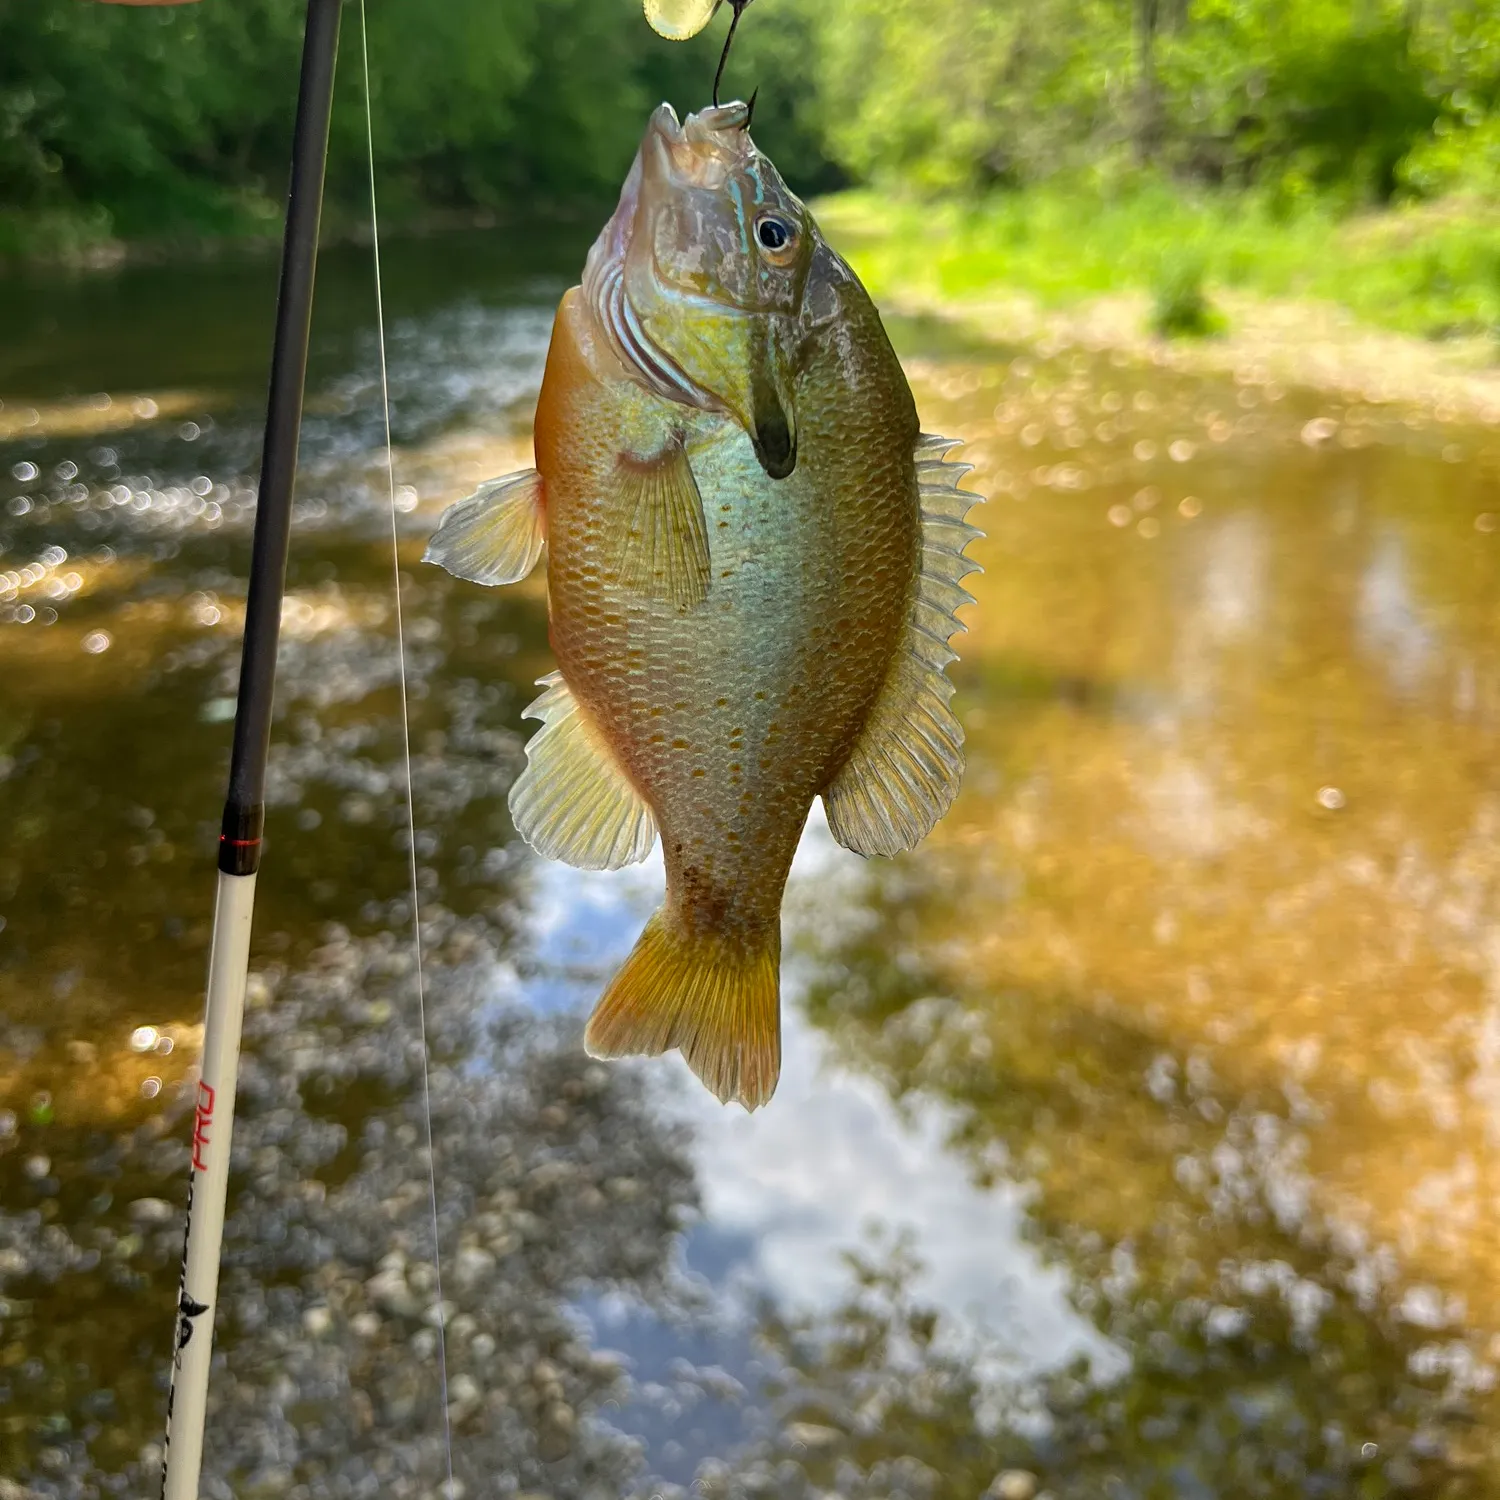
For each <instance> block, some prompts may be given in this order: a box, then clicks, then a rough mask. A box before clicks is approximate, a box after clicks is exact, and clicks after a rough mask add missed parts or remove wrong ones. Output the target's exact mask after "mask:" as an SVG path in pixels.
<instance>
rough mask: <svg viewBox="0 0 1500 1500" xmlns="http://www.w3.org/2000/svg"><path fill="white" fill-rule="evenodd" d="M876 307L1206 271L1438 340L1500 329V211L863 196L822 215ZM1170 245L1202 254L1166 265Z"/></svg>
mask: <svg viewBox="0 0 1500 1500" xmlns="http://www.w3.org/2000/svg"><path fill="white" fill-rule="evenodd" d="M819 213H820V216H821V218H822V221H823V225H824V227H825V229H826V230H828V232H829V233H830V234H831V235H832V237H833V239H834V240H835V242H836V243H837V244H838V246H839V247H840V249H841V250H843V251H844V252H845V254H847V255H848V257H849V259H850V261H851V263H852V264H853V266H854V268H855V270H856V271H858V272H859V274H860V276H861V277H862V278H863V279H864V281H865V284H866V285H867V286H868V287H869V288H870V289H871V291H872V293H873V294H874V295H875V296H876V297H885V298H890V297H892V296H895V295H901V296H903V297H905V298H907V299H910V298H911V297H912V296H913V295H916V296H917V297H927V298H931V299H935V300H947V299H953V298H966V297H972V296H975V295H984V294H986V293H989V292H991V291H993V290H995V289H1007V290H1012V289H1019V290H1024V291H1026V292H1028V293H1030V294H1031V295H1032V296H1034V297H1035V298H1036V299H1037V300H1038V301H1039V302H1041V303H1042V304H1043V305H1046V306H1054V307H1059V306H1066V305H1068V304H1070V303H1076V302H1078V301H1080V300H1083V299H1085V298H1089V297H1097V296H1104V295H1114V294H1118V293H1122V292H1131V291H1139V290H1142V289H1146V290H1151V289H1157V291H1158V293H1160V291H1161V289H1162V288H1163V287H1165V286H1166V285H1167V284H1168V282H1169V281H1171V280H1173V279H1174V278H1179V279H1180V278H1181V277H1182V274H1183V273H1182V272H1181V271H1180V270H1173V271H1172V274H1171V275H1170V276H1169V275H1168V274H1167V273H1168V271H1169V269H1171V261H1172V260H1173V259H1176V258H1177V257H1179V256H1180V257H1183V258H1185V260H1186V262H1187V263H1188V264H1189V265H1191V263H1192V261H1194V260H1196V261H1197V263H1198V265H1199V266H1200V267H1202V268H1203V269H1204V271H1205V273H1206V271H1207V269H1208V268H1212V272H1213V280H1214V281H1215V282H1216V283H1217V284H1218V285H1219V286H1221V287H1224V288H1225V289H1227V290H1232V291H1239V292H1250V293H1256V294H1259V295H1262V296H1268V297H1295V298H1315V299H1319V300H1323V301H1328V302H1334V303H1339V304H1342V305H1343V306H1345V307H1348V308H1350V309H1351V310H1352V311H1354V312H1355V313H1356V314H1358V315H1359V316H1360V317H1361V318H1362V319H1364V320H1366V321H1368V322H1370V323H1373V324H1377V325H1381V326H1384V327H1388V328H1393V329H1396V330H1397V331H1399V332H1402V333H1411V334H1418V335H1421V336H1424V337H1439V336H1445V335H1449V334H1455V333H1459V334H1491V333H1496V332H1500V210H1497V208H1496V207H1495V206H1494V205H1493V204H1491V203H1489V202H1484V201H1479V200H1463V199H1458V200H1446V201H1444V202H1442V203H1435V204H1419V203H1418V204H1406V205H1402V206H1400V207H1397V208H1394V209H1390V210H1386V211H1383V212H1381V213H1378V214H1377V213H1369V212H1366V213H1360V214H1353V215H1350V214H1347V213H1342V212H1339V211H1337V209H1336V208H1335V207H1334V206H1332V205H1330V204H1329V203H1328V202H1327V201H1326V200H1325V199H1324V198H1323V197H1322V196H1320V195H1316V194H1309V195H1308V196H1307V197H1306V198H1304V199H1302V200H1299V201H1297V202H1295V203H1291V204H1289V203H1288V201H1287V199H1286V198H1285V196H1284V195H1283V194H1282V193H1281V192H1280V190H1279V185H1278V187H1277V188H1264V189H1251V190H1245V191H1235V192H1224V191H1217V192H1206V191H1184V190H1183V188H1182V187H1181V186H1179V185H1177V184H1174V183H1172V182H1170V181H1167V180H1165V179H1164V178H1162V177H1161V176H1159V175H1151V174H1140V173H1136V174H1132V175H1131V176H1130V177H1128V178H1126V179H1122V180H1115V181H1111V182H1107V183H1101V182H1099V181H1098V180H1096V179H1093V178H1089V177H1084V176H1072V177H1067V178H1059V179H1057V180H1055V181H1053V182H1048V183H1041V184H1038V185H1037V186H1035V187H1032V188H1029V189H1027V190H1026V191H1025V192H1022V193H1015V192H1004V191H1000V192H994V193H991V194H989V195H988V196H987V197H985V198H983V199H980V200H978V201H973V202H967V203H963V204H957V203H952V202H944V203H936V204H935V203H931V202H926V201H922V200H917V199H913V198H911V197H909V196H906V197H904V196H899V195H896V194H892V193H884V192H875V191H871V190H868V189H867V190H863V191H859V192H853V193H846V194H842V195H840V196H839V197H838V198H835V199H832V200H829V201H828V202H825V203H822V204H820V205H819ZM1164 246H1183V247H1191V249H1190V252H1181V251H1179V252H1174V255H1173V256H1172V257H1168V259H1167V260H1166V261H1164V259H1163V247H1164Z"/></svg>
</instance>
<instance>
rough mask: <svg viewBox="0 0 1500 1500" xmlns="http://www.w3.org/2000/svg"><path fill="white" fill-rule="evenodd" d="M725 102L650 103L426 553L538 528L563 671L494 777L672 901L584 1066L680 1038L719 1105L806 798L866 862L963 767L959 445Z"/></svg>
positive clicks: (543, 828)
mask: <svg viewBox="0 0 1500 1500" xmlns="http://www.w3.org/2000/svg"><path fill="white" fill-rule="evenodd" d="M749 124H750V112H749V110H748V108H747V107H746V106H745V105H744V104H738V103H736V104H726V105H723V106H721V107H715V108H712V109H706V110H703V111H702V112H701V113H699V114H695V115H689V116H688V118H687V121H686V123H684V124H679V122H678V119H677V116H676V114H675V113H674V112H673V110H672V108H671V106H670V105H666V104H663V105H661V106H660V107H659V108H658V109H657V110H656V111H655V113H654V114H653V115H652V116H651V120H650V123H649V125H648V126H647V129H646V134H645V138H644V140H643V141H642V143H641V147H640V150H639V152H638V153H637V155H636V159H635V163H634V165H633V166H632V167H631V170H630V173H629V175H628V176H627V178H626V180H625V186H624V189H623V190H622V192H621V194H620V202H619V206H618V208H617V209H616V210H615V213H614V215H613V217H612V218H611V219H610V220H609V222H608V223H607V224H606V225H605V227H604V230H603V232H602V233H601V234H600V236H599V238H598V240H597V241H596V242H595V244H594V247H593V249H592V250H591V251H590V252H589V256H588V260H587V263H586V265H585V268H584V273H583V284H582V285H581V286H575V287H573V288H572V289H571V290H570V291H569V292H568V293H567V294H566V295H565V296H564V297H563V299H562V303H561V305H560V306H559V308H558V311H557V316H556V320H555V322H554V324H553V329H552V342H551V347H550V349H549V351H548V354H547V365H546V373H545V375H544V377H543V380H542V389H541V395H540V397H539V399H538V402H537V411H536V430H535V453H536V468H535V469H534V470H530V469H528V470H525V471H524V472H522V473H519V474H514V475H511V476H509V477H507V478H505V479H500V480H495V481H492V482H491V483H489V484H486V485H484V486H482V487H481V488H480V489H479V490H478V491H477V492H476V493H475V494H474V495H472V496H470V497H469V498H468V499H466V500H463V501H460V502H459V503H458V504H456V505H454V506H452V507H451V508H450V509H449V510H448V511H447V512H446V513H445V514H444V516H443V518H442V521H441V523H440V525H439V526H438V529H437V532H436V533H435V534H434V536H433V539H432V542H431V544H430V546H429V547H428V549H427V554H426V555H427V559H428V560H429V561H432V562H436V563H439V564H441V565H442V566H443V567H444V568H446V569H447V570H448V571H449V572H450V573H453V574H455V575H456V576H458V577H459V578H464V579H468V580H470V581H472V582H474V583H481V584H502V583H513V582H515V581H517V580H519V579H521V578H524V577H525V576H526V575H527V573H529V572H530V570H531V568H532V567H533V566H534V565H535V563H536V561H537V558H538V557H539V555H540V553H541V550H542V546H543V544H544V542H545V544H546V547H547V555H548V562H547V597H548V619H549V625H550V634H551V641H552V647H553V650H554V652H555V654H556V658H557V665H558V670H557V671H556V672H554V673H552V674H551V675H550V676H548V677H544V678H543V679H541V685H542V686H543V687H545V689H546V690H545V691H544V692H543V693H542V695H541V697H540V698H538V699H537V700H536V701H535V702H534V703H533V704H532V705H531V706H530V708H529V709H528V710H527V713H528V715H529V716H530V717H532V718H536V719H540V720H541V726H542V727H541V728H540V729H539V730H538V731H537V732H536V734H535V735H534V736H533V737H532V739H531V741H530V743H529V744H528V745H527V747H526V754H527V764H526V768H525V770H524V771H523V772H522V774H521V776H520V778H519V779H518V780H517V782H516V784H515V786H514V788H513V789H512V791H511V794H510V810H511V815H512V817H513V819H514V821H515V825H516V828H517V829H518V830H519V831H520V833H521V835H522V837H523V838H525V839H526V841H527V843H529V844H530V845H531V846H532V848H534V849H535V850H537V851H538V852H539V853H541V854H544V855H547V856H548V857H549V858H552V859H558V860H563V861H565V862H566V863H568V864H570V865H575V866H577V867H578V868H580V869H585V870H612V869H616V868H619V867H620V866H622V865H627V864H630V863H632V862H634V861H636V860H641V859H644V858H645V857H646V856H647V855H648V854H649V853H650V851H651V847H652V845H653V844H654V843H655V840H656V837H657V834H658V833H660V835H661V839H662V850H663V854H664V857H665V863H666V872H667V893H666V901H665V903H664V904H663V905H662V907H661V909H660V910H659V911H658V912H657V913H656V914H655V915H654V916H653V917H652V918H651V919H650V921H649V922H648V923H647V924H646V928H645V931H644V932H643V933H642V934H641V937H640V940H639V942H638V943H637V944H636V946H635V949H634V951H633V952H632V953H631V954H630V956H629V957H628V958H627V959H626V960H625V963H624V965H623V967H622V968H621V969H620V971H619V972H618V973H617V974H616V975H615V977H614V979H613V981H612V982H611V983H610V985H609V986H608V988H607V989H606V990H605V992H604V995H603V998H602V999H601V1000H600V1001H599V1003H598V1005H597V1007H596V1008H595V1010H594V1013H593V1016H592V1018H591V1019H590V1021H589V1023H588V1029H587V1032H586V1034H585V1045H586V1046H587V1048H588V1050H589V1051H590V1052H591V1053H592V1054H593V1055H594V1056H596V1057H611V1058H612V1057H623V1056H627V1055H631V1054H656V1053H661V1052H665V1051H667V1050H668V1049H670V1048H673V1047H677V1048H680V1049H681V1051H682V1055H683V1057H684V1058H685V1059H686V1061H687V1063H688V1065H689V1066H690V1067H691V1068H692V1069H693V1071H694V1072H695V1073H696V1074H697V1075H698V1077H699V1078H701V1079H702V1080H703V1082H704V1083H705V1084H707V1086H708V1087H709V1088H710V1089H711V1090H712V1091H713V1092H714V1093H715V1094H716V1095H717V1096H718V1097H719V1098H720V1099H721V1100H723V1101H724V1102H726V1103H728V1102H729V1101H731V1100H737V1101H739V1102H740V1103H741V1104H743V1105H744V1106H745V1107H746V1108H747V1109H755V1108H756V1107H757V1106H759V1105H761V1104H764V1103H765V1102H766V1101H767V1100H768V1099H769V1098H770V1097H771V1094H772V1092H773V1091H774V1089H775V1087H776V1080H777V1076H778V1074H779V1072H780V1068H781V1001H780V966H781V899H782V893H783V889H784V887H785V885H786V879H787V873H788V870H789V869H790V867H791V863H792V855H793V853H794V852H795V850H796V848H797V842H798V838H799V837H800V835H801V833H802V828H803V824H804V823H805V822H806V820H807V815H808V811H809V809H810V808H811V806H812V802H813V799H814V798H815V797H819V796H821V797H822V798H823V804H824V807H825V809H826V811H827V815H828V824H829V827H830V828H831V830H832V831H833V835H834V837H835V838H836V839H838V841H839V842H840V843H841V844H843V845H844V846H845V847H846V848H849V849H852V850H854V851H856V852H857V853H860V854H865V855H874V854H882V855H893V854H897V853H900V852H901V851H902V850H906V849H910V848H912V847H913V846H914V845H916V844H917V843H919V842H920V841H921V840H922V839H923V838H924V837H925V836H926V835H927V833H928V832H929V831H930V830H931V829H932V827H933V825H934V824H935V823H936V822H937V820H938V819H939V818H940V817H942V815H943V814H944V812H946V811H947V809H948V806H949V804H950V803H951V802H952V801H953V798H954V796H955V794H956V793H957V791H958V785H959V780H960V777H961V776H962V773H963V749H962V746H963V732H962V730H961V729H960V727H959V724H958V720H957V719H956V718H955V717H954V715H953V712H952V709H951V708H950V706H949V703H950V700H951V698H952V694H953V688H952V685H951V684H950V683H949V681H948V679H947V676H946V673H945V668H946V667H947V664H948V663H949V662H950V661H952V660H953V659H954V656H955V653H954V651H953V650H952V649H951V648H950V646H949V644H948V642H949V639H950V637H952V636H953V635H954V634H955V633H957V632H958V631H959V630H960V629H962V627H961V626H960V625H959V623H958V621H957V619H956V618H955V613H954V612H955V611H956V610H957V609H958V608H959V607H960V606H961V605H963V604H966V603H972V596H971V595H970V594H969V593H968V592H967V591H966V590H965V589H964V588H963V586H962V579H963V578H964V577H965V575H966V574H968V573H970V572H973V571H975V569H976V566H977V565H976V564H975V563H973V562H971V561H969V560H968V559H967V558H966V557H965V556H964V549H965V547H966V546H967V545H968V543H969V541H970V540H971V539H972V538H974V537H976V536H978V535H979V534H980V533H979V532H978V531H977V530H976V529H975V528H974V527H972V526H970V525H968V524H967V523H966V522H965V520H964V517H965V515H966V513H967V511H968V509H969V507H970V506H971V505H972V504H974V503H975V501H977V500H978V499H979V497H978V496H977V495H973V494H970V493H969V492H967V491H965V490H963V489H960V488H959V481H960V479H961V478H962V476H963V475H964V474H965V473H967V472H968V470H969V467H970V466H969V465H967V464H959V463H955V462H952V461H950V460H949V458H948V456H947V455H948V453H949V451H950V450H951V449H952V448H954V447H956V446H957V445H956V444H955V443H954V442H951V441H949V440H948V439H945V438H940V437H932V436H927V435H924V434H923V433H921V432H920V430H919V428H918V423H917V412H916V406H915V403H914V402H913V400H912V395H911V391H910V389H909V388H908V386H907V383H906V378H905V376H904V375H903V374H902V371H901V366H900V364H899V363H898V361H897V359H896V355H895V353H894V352H893V350H892V349H891V345H890V341H889V340H888V339H887V337H886V334H885V330H884V328H883V327H882V326H881V322H880V317H879V314H878V313H877V312H876V310H875V307H874V304H873V303H872V302H871V301H870V298H869V296H868V295H867V294H866V292H865V290H864V288H863V287H862V286H861V285H860V283H859V280H858V279H857V278H856V277H855V275H854V273H853V272H852V271H851V270H850V269H849V267H848V266H847V265H845V263H844V262H843V261H842V260H841V259H840V258H839V257H838V256H837V255H836V254H835V253H834V252H833V251H832V250H831V249H830V248H829V247H828V245H827V243H826V242H825V241H824V239H823V237H822V235H821V234H820V233H819V230H818V226H817V224H816V223H815V222H814V221H813V218H812V215H811V214H810V213H809V212H808V211H807V209H806V208H805V207H804V206H803V204H802V203H801V202H800V201H799V200H798V199H797V198H796V197H795V196H793V194H792V193H791V192H790V191H789V190H788V189H787V186H786V184H785V183H784V182H783V181H782V180H781V177H780V176H779V175H778V173H777V171H776V169H775V167H774V166H772V164H771V162H770V161H769V160H768V159H767V158H766V157H765V156H763V155H762V154H761V153H760V152H759V151H758V150H757V149H756V148H755V145H754V143H753V142H752V141H751V139H750V132H749Z"/></svg>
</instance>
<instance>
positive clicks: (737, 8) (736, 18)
mask: <svg viewBox="0 0 1500 1500" xmlns="http://www.w3.org/2000/svg"><path fill="white" fill-rule="evenodd" d="M749 4H750V0H729V8H730V9H731V10H732V11H733V12H734V14H733V15H732V16H731V17H730V19H729V35H728V36H726V37H725V38H724V50H723V51H722V52H721V53H720V54H719V66H718V69H717V70H716V71H715V73H714V95H713V98H714V108H715V109H717V108H718V107H719V84H720V82H721V81H722V79H723V77H724V64H725V63H727V62H728V61H729V49H730V48H731V47H732V46H733V45H734V31H735V27H737V26H738V25H739V24H740V17H741V16H742V15H743V14H744V12H745V8H746V7H747V6H748V5H749ZM750 106H751V111H752V113H753V111H754V108H755V96H754V95H753V94H752V95H751V97H750ZM749 127H750V121H749V120H748V119H747V120H746V121H745V128H746V129H747V130H748V129H749Z"/></svg>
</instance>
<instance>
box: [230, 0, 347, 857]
mask: <svg viewBox="0 0 1500 1500" xmlns="http://www.w3.org/2000/svg"><path fill="white" fill-rule="evenodd" d="M341 4H342V0H308V5H307V31H306V34H305V38H304V40H303V44H302V80H301V83H300V85H299V87H298V93H297V125H296V132H295V135H294V137H293V141H292V177H291V183H290V186H289V188H288V190H287V210H286V237H285V239H284V241H283V242H282V250H281V284H280V287H279V289H278V291H277V294H276V342H275V345H274V346H273V349H272V352H271V390H270V395H269V397H268V399H267V402H266V436H265V445H264V447H263V448H262V449H261V459H260V496H259V500H258V501H257V504H256V509H255V537H254V540H253V542H252V543H251V548H250V592H249V597H248V599H247V600H246V602H245V640H244V647H243V650H242V653H241V656H240V687H239V701H238V703H237V705H236V707H235V715H234V750H233V752H232V753H231V756H230V761H229V796H228V799H227V800H226V802H225V803H224V822H223V827H222V831H221V832H220V834H219V868H220V869H221V870H223V871H224V872H225V873H226V874H230V875H251V874H254V872H255V871H256V870H257V869H258V868H259V867H260V849H261V834H262V830H263V829H264V826H265V801H266V754H267V752H268V750H269V748H270V743H271V696H272V692H273V689H274V687H275V681H276V646H277V641H278V639H279V637H280V634H281V601H282V596H283V595H284V594H285V592H286V556H287V546H288V543H289V541H290V538H291V529H292V482H293V480H294V479H295V478H296V474H297V446H298V441H299V439H300V437H301V434H302V394H303V388H304V386H305V384H306V381H307V341H308V331H309V328H310V326H311V323H312V301H313V275H314V272H315V270H316V268H317V258H318V224H319V221H320V220H321V218H322V214H323V178H324V172H325V168H326V166H327V161H328V120H329V114H330V111H331V109H332V107H333V70H334V62H335V59H336V58H337V56H338V47H339V16H340V7H341Z"/></svg>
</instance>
